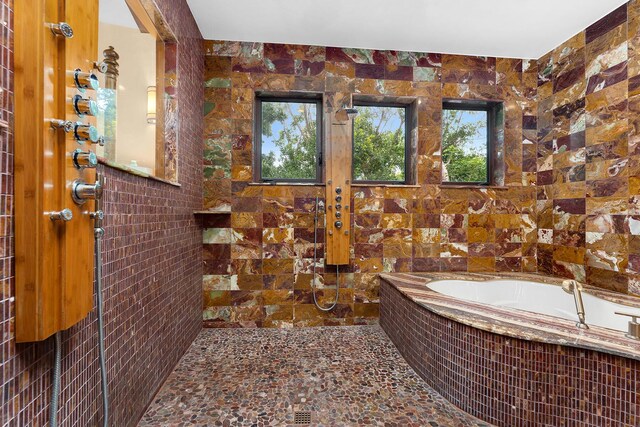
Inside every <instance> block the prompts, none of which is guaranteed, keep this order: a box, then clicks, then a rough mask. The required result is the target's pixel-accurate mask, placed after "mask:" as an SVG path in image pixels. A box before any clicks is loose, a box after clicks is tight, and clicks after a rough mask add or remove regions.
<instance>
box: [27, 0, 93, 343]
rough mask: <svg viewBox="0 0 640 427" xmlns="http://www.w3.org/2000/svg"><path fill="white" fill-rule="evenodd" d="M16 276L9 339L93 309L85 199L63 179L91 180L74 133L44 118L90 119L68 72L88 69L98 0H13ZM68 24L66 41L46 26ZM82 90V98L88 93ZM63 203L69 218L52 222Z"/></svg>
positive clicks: (49, 329)
mask: <svg viewBox="0 0 640 427" xmlns="http://www.w3.org/2000/svg"><path fill="white" fill-rule="evenodd" d="M14 17H15V45H14V46H15V47H14V48H15V121H14V125H15V129H14V130H15V155H14V169H15V254H16V257H15V258H16V261H15V277H16V302H15V303H16V325H15V331H16V340H17V341H18V342H25V341H40V340H43V339H46V338H47V337H49V336H51V335H52V334H54V333H55V332H57V331H59V330H63V329H68V328H69V327H71V326H73V325H74V324H75V323H77V322H79V321H80V320H82V319H83V318H84V317H86V315H87V314H88V313H89V311H90V310H91V308H92V306H93V220H92V219H91V218H90V216H89V213H90V212H92V211H93V209H94V203H93V201H87V202H86V203H84V204H83V205H77V204H76V203H74V202H73V200H72V198H71V183H72V182H73V181H74V180H75V179H77V178H81V179H83V180H84V181H85V182H87V183H89V184H93V183H94V182H95V170H94V169H84V170H78V169H77V168H76V167H75V166H74V165H73V162H72V158H71V153H72V152H73V151H74V150H75V149H76V148H81V149H83V150H84V151H87V150H93V147H92V146H91V144H90V143H89V142H85V143H84V144H83V145H80V144H78V143H77V142H76V140H75V138H74V137H73V132H71V133H64V132H63V131H62V130H60V129H53V128H52V127H51V125H50V121H51V120H52V119H63V120H70V121H73V122H79V121H81V122H83V123H85V124H89V123H90V124H95V120H94V119H93V118H91V119H90V118H89V116H84V117H82V118H80V117H78V116H77V115H76V113H75V111H74V110H73V108H72V106H71V102H70V99H71V98H72V97H73V96H74V95H75V94H79V93H80V92H79V91H78V90H77V89H75V85H74V83H73V70H75V69H76V68H80V69H82V71H91V69H92V68H93V61H94V60H95V59H96V53H97V34H98V0H20V1H18V2H16V3H15V15H14ZM59 22H67V23H68V24H69V25H70V26H71V27H72V28H73V31H74V36H73V38H65V37H62V36H56V35H54V34H53V33H52V31H51V29H50V27H49V24H52V23H59ZM92 92H93V91H91V90H87V91H86V92H85V94H84V96H85V97H92V98H94V99H95V97H96V96H95V93H92ZM64 208H68V209H70V210H71V211H72V213H73V219H72V220H70V221H68V222H64V221H52V220H51V219H50V217H49V215H50V213H51V212H57V211H61V210H62V209H64Z"/></svg>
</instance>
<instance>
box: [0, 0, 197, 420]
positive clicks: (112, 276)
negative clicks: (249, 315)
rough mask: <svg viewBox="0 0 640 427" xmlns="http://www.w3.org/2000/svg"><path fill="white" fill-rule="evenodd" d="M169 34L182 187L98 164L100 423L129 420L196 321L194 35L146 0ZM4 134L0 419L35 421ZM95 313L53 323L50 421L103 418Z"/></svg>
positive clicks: (166, 7) (39, 347)
mask: <svg viewBox="0 0 640 427" xmlns="http://www.w3.org/2000/svg"><path fill="white" fill-rule="evenodd" d="M156 3H157V4H158V6H159V10H160V12H161V13H162V14H163V15H164V17H165V19H166V20H167V22H168V23H169V25H170V26H171V28H172V30H173V31H174V32H175V34H176V36H177V38H178V108H179V112H178V114H179V120H180V127H179V135H178V167H179V182H180V184H181V187H180V188H178V187H174V186H171V185H168V184H164V183H160V182H156V181H152V180H148V179H144V178H140V177H136V176H134V175H130V174H127V173H124V172H121V171H118V170H114V169H110V168H108V167H104V166H102V167H101V169H102V171H103V172H104V173H105V175H106V179H107V181H106V191H105V195H104V197H105V206H104V209H105V211H106V215H107V216H106V219H105V240H104V244H103V248H104V250H103V259H104V287H105V289H104V297H105V333H106V355H107V368H108V376H109V391H110V399H111V423H112V425H114V426H132V425H135V424H136V423H137V420H138V419H139V417H141V416H142V413H143V411H144V409H145V408H146V406H147V404H148V403H149V402H150V400H151V398H152V397H153V395H154V393H155V391H156V389H157V388H158V387H159V386H160V385H161V384H162V382H163V380H164V379H165V378H166V376H167V375H168V374H169V373H170V372H171V370H172V369H173V367H174V366H175V364H176V362H177V361H178V359H179V358H180V356H181V355H182V354H183V353H184V351H185V350H186V349H187V347H188V346H189V345H190V344H191V342H192V340H193V338H194V337H195V335H196V334H197V333H198V331H199V330H200V328H201V325H202V320H201V319H202V300H201V292H202V291H201V289H202V285H201V283H202V244H201V239H202V233H201V231H200V229H199V227H198V226H197V224H196V223H195V221H194V218H193V215H192V211H194V210H198V209H199V208H201V205H202V172H201V171H202V96H203V95H202V73H203V58H202V54H200V52H201V50H202V42H201V36H200V33H199V31H198V29H197V26H196V24H195V22H194V20H193V17H192V16H191V13H190V11H189V9H188V6H187V4H186V2H185V1H183V0H180V1H177V0H157V1H156ZM12 4H13V1H12V0H2V2H1V9H0V34H1V37H0V87H1V88H2V89H3V92H2V93H1V94H0V119H3V120H8V121H9V122H11V120H12V115H13V109H12V108H13V107H12V106H13V103H12V94H13V86H12V85H13V83H12V82H13V80H12V68H13V57H12V52H11V46H12V37H11V36H12V34H11V28H12V23H13V17H12V12H11V10H12ZM13 143H14V141H13V137H12V134H11V131H9V132H7V131H5V130H4V129H2V130H0V182H1V186H0V209H1V210H0V239H1V242H2V244H1V246H0V247H1V250H0V265H1V266H2V272H1V276H0V283H1V286H2V287H1V291H0V303H1V304H2V306H1V307H2V309H1V311H2V320H1V321H2V348H1V350H0V352H1V354H0V361H1V363H2V366H1V370H0V386H1V390H2V402H1V406H0V424H2V425H9V426H26V425H34V426H39V425H45V424H47V420H48V416H49V399H50V394H51V373H52V369H51V368H52V362H53V342H52V340H47V341H45V342H42V343H36V344H20V345H16V344H15V341H14V333H13V331H14V317H15V316H14V304H13V295H14V280H13V230H12V219H13V218H12V215H13V194H12V192H13V182H12V165H13V158H12V152H13ZM96 328H97V322H96V316H95V313H93V312H92V313H91V314H90V315H89V317H87V318H86V319H85V320H84V321H82V322H80V323H79V324H78V325H76V326H74V327H72V328H71V329H69V330H68V331H65V332H63V342H64V344H63V345H64V347H63V361H62V372H63V375H62V387H63V388H62V394H61V400H60V402H61V403H60V425H64V426H90V425H99V424H100V419H101V417H102V407H101V398H100V376H99V367H98V353H97V335H96V331H97V329H96Z"/></svg>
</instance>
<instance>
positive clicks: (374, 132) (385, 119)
mask: <svg viewBox="0 0 640 427" xmlns="http://www.w3.org/2000/svg"><path fill="white" fill-rule="evenodd" d="M354 106H355V107H356V108H357V109H358V115H357V116H356V117H355V119H354V120H353V181H354V182H360V183H406V182H407V175H408V174H407V171H408V169H409V168H408V166H407V165H408V157H409V156H408V145H409V144H408V134H409V132H407V117H408V114H407V110H408V106H407V105H394V104H368V103H367V104H362V103H360V104H355V105H354Z"/></svg>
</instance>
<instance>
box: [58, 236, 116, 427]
mask: <svg viewBox="0 0 640 427" xmlns="http://www.w3.org/2000/svg"><path fill="white" fill-rule="evenodd" d="M93 231H94V233H93V235H94V238H95V252H94V259H95V266H96V280H95V283H96V296H97V309H98V350H99V356H98V357H99V362H100V376H101V380H102V381H101V382H102V407H103V412H104V420H103V422H102V425H103V427H108V426H109V394H108V389H107V367H106V362H105V357H104V318H103V311H102V305H103V301H102V236H103V235H104V229H103V228H102V227H95V228H94V230H93ZM61 361H62V339H61V332H57V333H56V335H55V363H54V367H53V387H52V391H51V410H50V413H49V425H50V427H57V426H58V402H59V400H60V371H61Z"/></svg>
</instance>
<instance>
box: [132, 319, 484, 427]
mask: <svg viewBox="0 0 640 427" xmlns="http://www.w3.org/2000/svg"><path fill="white" fill-rule="evenodd" d="M302 411H310V412H311V420H310V423H305V424H296V423H295V419H294V413H295V412H302ZM298 421H300V420H298ZM138 425H139V426H145V427H146V426H154V427H156V426H299V425H312V426H361V425H366V426H398V427H400V426H401V427H409V426H420V427H423V426H427V427H437V426H488V425H489V424H487V423H484V422H481V421H479V420H478V419H476V418H474V417H472V416H470V415H468V414H466V413H465V412H462V411H461V410H460V409H458V408H456V407H455V406H453V405H451V404H450V403H448V402H447V401H446V400H444V399H443V398H442V397H441V396H440V395H438V394H437V393H436V392H435V391H434V390H433V389H431V388H430V387H429V386H428V385H427V384H426V383H425V382H424V381H423V380H422V379H421V378H420V377H418V375H417V374H416V373H415V372H414V371H413V369H411V367H410V366H409V365H407V363H406V362H405V361H404V359H403V358H402V356H400V353H398V350H397V349H396V348H395V346H394V345H393V343H392V342H391V341H390V340H389V338H388V337H387V335H386V334H385V332H384V331H383V330H382V328H380V326H378V325H372V326H349V327H319V328H296V329H203V330H202V332H200V334H199V335H198V337H197V338H196V340H195V341H194V343H193V344H192V345H191V347H190V349H189V350H188V351H187V353H186V354H185V355H184V356H183V358H182V360H181V361H180V362H179V363H178V366H177V367H176V369H175V370H174V372H173V373H172V374H171V375H170V376H169V378H168V379H167V381H166V383H165V384H164V385H163V386H162V388H161V389H160V391H159V392H158V394H157V395H156V397H155V398H154V400H153V402H152V403H151V405H150V407H149V409H148V410H147V412H146V413H145V415H144V416H143V418H142V420H141V421H140V423H139V424H138Z"/></svg>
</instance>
